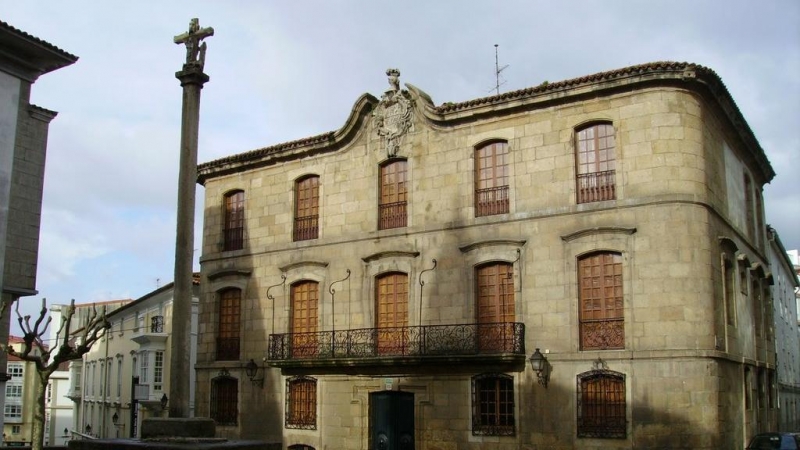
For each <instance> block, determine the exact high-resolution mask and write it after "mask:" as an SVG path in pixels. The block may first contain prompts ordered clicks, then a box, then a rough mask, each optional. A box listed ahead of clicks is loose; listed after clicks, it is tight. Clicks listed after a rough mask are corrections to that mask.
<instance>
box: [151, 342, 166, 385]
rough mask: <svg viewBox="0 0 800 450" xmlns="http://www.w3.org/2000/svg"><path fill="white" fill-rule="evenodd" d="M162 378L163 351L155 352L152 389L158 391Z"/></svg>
mask: <svg viewBox="0 0 800 450" xmlns="http://www.w3.org/2000/svg"><path fill="white" fill-rule="evenodd" d="M163 378H164V352H156V354H155V364H154V365H153V390H156V391H160V390H161V383H163V381H162V380H163Z"/></svg>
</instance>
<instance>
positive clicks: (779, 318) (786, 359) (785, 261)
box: [768, 227, 800, 431]
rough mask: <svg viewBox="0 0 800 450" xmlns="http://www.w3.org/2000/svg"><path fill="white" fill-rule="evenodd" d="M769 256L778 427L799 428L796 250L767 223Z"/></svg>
mask: <svg viewBox="0 0 800 450" xmlns="http://www.w3.org/2000/svg"><path fill="white" fill-rule="evenodd" d="M768 231H769V240H770V247H769V260H770V268H771V271H772V275H773V279H774V284H773V285H772V301H773V305H774V321H775V352H776V366H777V377H778V380H777V386H776V388H777V389H776V390H777V396H778V398H777V405H778V428H779V429H780V430H782V431H797V430H800V322H798V316H797V311H798V292H800V291H799V289H800V282H798V276H797V270H798V261H797V250H792V251H789V252H787V251H786V249H785V248H784V247H783V244H782V243H781V240H780V237H778V233H777V232H776V231H775V230H774V229H773V228H772V227H768Z"/></svg>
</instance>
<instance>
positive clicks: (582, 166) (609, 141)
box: [575, 123, 617, 203]
mask: <svg viewBox="0 0 800 450" xmlns="http://www.w3.org/2000/svg"><path fill="white" fill-rule="evenodd" d="M575 139H576V143H575V167H576V171H577V174H576V175H577V193H578V199H577V200H578V203H589V202H600V201H603V200H614V199H616V198H617V193H616V155H615V149H614V147H615V145H616V142H615V138H614V126H613V125H611V124H608V123H599V124H594V125H590V126H588V127H586V128H583V129H581V130H578V132H577V134H576V136H575Z"/></svg>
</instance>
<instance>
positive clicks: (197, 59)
mask: <svg viewBox="0 0 800 450" xmlns="http://www.w3.org/2000/svg"><path fill="white" fill-rule="evenodd" d="M213 35H214V29H213V28H211V27H206V28H200V21H199V20H198V19H192V20H191V21H190V22H189V31H187V32H186V33H183V34H179V35H178V36H175V43H176V44H186V63H185V64H184V67H185V66H196V67H199V68H200V70H201V71H202V70H203V65H205V62H206V43H205V42H203V44H202V45H200V41H202V40H203V39H205V38H207V37H209V36H213Z"/></svg>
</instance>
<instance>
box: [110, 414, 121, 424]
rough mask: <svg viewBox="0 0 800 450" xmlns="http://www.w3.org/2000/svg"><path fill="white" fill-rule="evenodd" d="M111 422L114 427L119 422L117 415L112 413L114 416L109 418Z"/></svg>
mask: <svg viewBox="0 0 800 450" xmlns="http://www.w3.org/2000/svg"><path fill="white" fill-rule="evenodd" d="M111 422H112V423H113V424H114V425H116V424H117V422H119V414H117V413H114V415H113V416H111Z"/></svg>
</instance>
